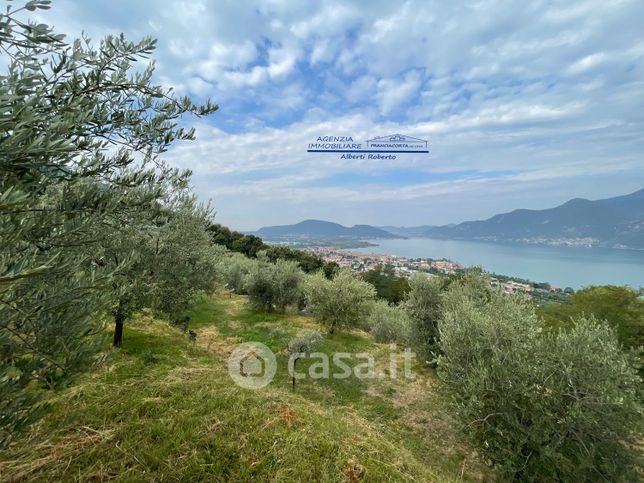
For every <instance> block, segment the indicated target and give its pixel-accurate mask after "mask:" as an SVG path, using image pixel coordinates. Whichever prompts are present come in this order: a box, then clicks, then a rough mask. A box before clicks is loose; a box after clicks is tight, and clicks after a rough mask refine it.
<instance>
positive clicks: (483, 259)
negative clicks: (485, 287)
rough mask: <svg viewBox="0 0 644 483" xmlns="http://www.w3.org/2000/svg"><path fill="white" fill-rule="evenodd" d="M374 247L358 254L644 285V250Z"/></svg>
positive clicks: (407, 243) (566, 280) (453, 243)
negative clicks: (434, 260) (447, 260)
mask: <svg viewBox="0 0 644 483" xmlns="http://www.w3.org/2000/svg"><path fill="white" fill-rule="evenodd" d="M369 241H370V242H372V243H377V244H378V246H375V247H367V248H357V249H355V250H353V251H355V252H359V253H381V254H384V255H398V256H403V257H406V258H434V259H437V258H448V259H450V260H454V261H456V262H460V263H462V264H463V265H466V266H474V265H478V266H480V267H482V268H483V269H484V270H486V271H488V272H495V273H499V274H503V275H509V276H514V277H520V278H527V279H529V280H532V281H535V282H550V283H551V284H552V285H555V286H557V287H561V288H564V287H573V288H574V289H578V288H581V287H584V286H586V285H605V284H614V285H630V286H631V287H634V288H639V287H640V286H644V250H616V249H610V248H576V247H553V246H542V245H517V244H501V243H486V242H475V241H462V240H435V239H430V238H409V239H406V240H400V239H393V240H369Z"/></svg>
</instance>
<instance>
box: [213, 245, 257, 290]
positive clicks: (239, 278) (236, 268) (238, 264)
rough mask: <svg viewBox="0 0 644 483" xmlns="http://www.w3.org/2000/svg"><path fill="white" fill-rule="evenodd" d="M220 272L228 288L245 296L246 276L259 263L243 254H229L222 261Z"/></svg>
mask: <svg viewBox="0 0 644 483" xmlns="http://www.w3.org/2000/svg"><path fill="white" fill-rule="evenodd" d="M219 263H220V271H221V272H222V273H223V281H224V285H225V286H226V288H228V289H229V290H232V291H233V292H235V293H239V294H245V293H246V290H245V288H244V283H245V282H246V276H247V275H248V273H249V272H250V271H251V269H252V268H253V266H254V265H255V264H256V263H257V262H256V261H255V260H251V259H250V258H248V257H246V256H245V255H242V254H241V253H233V252H228V253H227V254H226V256H225V257H221V259H220V262H219Z"/></svg>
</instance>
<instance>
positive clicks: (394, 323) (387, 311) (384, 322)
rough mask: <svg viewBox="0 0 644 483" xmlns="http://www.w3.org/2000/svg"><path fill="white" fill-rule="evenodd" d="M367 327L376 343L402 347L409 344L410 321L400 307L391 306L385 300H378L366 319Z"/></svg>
mask: <svg viewBox="0 0 644 483" xmlns="http://www.w3.org/2000/svg"><path fill="white" fill-rule="evenodd" d="M367 325H368V328H369V332H370V333H371V335H372V336H373V338H374V339H375V340H376V341H377V342H395V343H397V344H400V345H402V346H404V345H407V344H409V341H410V321H409V318H408V317H407V313H406V312H405V310H404V308H403V307H401V306H392V305H389V304H388V303H387V301H386V300H378V301H377V302H375V304H374V306H373V308H372V311H371V314H370V315H369V318H368V319H367Z"/></svg>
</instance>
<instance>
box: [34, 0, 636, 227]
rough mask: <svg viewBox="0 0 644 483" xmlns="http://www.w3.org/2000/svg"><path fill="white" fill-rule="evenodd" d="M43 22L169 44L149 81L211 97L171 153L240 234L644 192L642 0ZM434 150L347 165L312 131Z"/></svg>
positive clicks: (210, 10)
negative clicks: (205, 113) (187, 137)
mask: <svg viewBox="0 0 644 483" xmlns="http://www.w3.org/2000/svg"><path fill="white" fill-rule="evenodd" d="M37 15H38V19H39V20H41V21H43V22H45V23H47V24H50V25H54V26H55V27H56V30H58V31H60V32H63V33H66V34H68V35H69V36H70V37H72V38H74V37H78V36H79V35H80V33H81V31H84V32H85V33H86V34H87V35H89V36H90V37H91V38H92V39H95V40H96V41H98V40H99V39H100V38H101V37H103V36H105V35H108V34H117V33H120V32H124V33H125V35H126V36H127V37H128V38H130V39H132V40H138V39H140V38H141V37H143V36H152V37H155V38H157V39H158V47H157V51H156V52H155V54H154V58H155V59H156V66H157V68H156V72H155V81H156V82H158V83H160V84H162V85H164V86H166V87H172V88H173V89H174V90H175V91H176V93H177V94H179V95H189V96H191V97H192V98H194V99H195V100H197V101H204V100H205V99H207V98H210V99H212V100H213V101H214V102H216V103H217V104H218V105H219V107H220V108H219V111H218V112H216V113H215V114H213V115H212V116H210V117H208V118H201V119H198V118H193V119H187V122H188V123H190V124H192V125H194V126H195V127H196V128H197V140H196V141H194V142H189V143H188V142H185V143H181V144H179V145H177V146H175V147H173V148H172V149H171V150H170V151H169V152H168V153H166V156H165V159H166V160H167V162H168V163H169V164H171V165H173V166H177V167H181V168H190V169H191V170H192V171H193V172H194V175H193V185H194V189H195V192H196V193H197V195H198V197H199V198H200V199H201V200H203V201H207V200H212V204H213V206H214V208H215V210H216V212H217V215H216V219H217V221H218V222H220V223H223V224H225V225H228V226H230V227H232V228H234V229H238V230H252V229H257V228H259V227H261V226H266V225H275V224H290V223H296V222H298V221H301V220H303V219H311V218H313V219H323V220H329V221H334V222H338V223H342V224H345V225H353V224H365V223H366V224H372V225H377V226H382V225H396V226H413V225H427V224H429V225H436V224H447V223H456V222H461V221H465V220H473V219H482V218H487V217H490V216H492V215H494V214H496V213H501V212H507V211H511V210H513V209H516V208H532V209H542V208H549V207H552V206H556V205H558V204H561V203H563V202H565V201H567V200H568V199H570V198H578V197H581V198H589V199H600V198H607V197H611V196H617V195H621V194H626V193H630V192H632V191H636V190H638V189H641V188H643V187H644V28H642V25H644V2H642V1H641V0H615V1H613V0H589V1H583V0H580V1H556V0H550V1H542V0H535V1H531V0H522V1H496V0H479V1H471V2H468V1H463V2H453V1H451V0H441V1H432V0H424V1H406V2H391V1H386V2H385V1H362V2H360V1H342V2H337V1H302V0H297V1H296V0H293V1H276V0H269V1H262V2H256V1H242V0H235V1H219V0H217V1H215V0H210V1H206V0H203V1H200V0H194V1H169V0H168V1H162V0H155V1H153V0H138V1H136V2H132V1H124V0H111V1H98V0H84V1H82V0H76V1H73V0H54V2H53V8H52V9H51V10H49V11H43V12H38V13H37ZM396 133H400V134H403V135H409V136H414V137H417V138H421V139H425V140H427V141H428V145H429V150H430V154H429V155H427V154H404V155H402V154H401V155H398V156H397V158H396V159H395V160H347V159H341V157H340V156H339V155H334V154H330V153H322V154H318V153H307V152H306V149H307V146H308V143H311V142H315V140H316V139H317V138H318V137H319V136H325V135H331V136H351V137H352V138H353V139H354V140H356V141H358V142H360V141H364V140H367V139H370V138H372V137H375V136H383V135H389V134H396Z"/></svg>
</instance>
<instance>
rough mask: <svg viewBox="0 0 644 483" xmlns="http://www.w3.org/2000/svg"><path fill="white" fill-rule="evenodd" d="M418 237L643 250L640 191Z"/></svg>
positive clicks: (435, 230)
mask: <svg viewBox="0 0 644 483" xmlns="http://www.w3.org/2000/svg"><path fill="white" fill-rule="evenodd" d="M423 235H424V236H427V237H432V238H461V239H480V240H490V241H525V242H545V243H553V244H557V243H574V241H575V240H577V243H580V244H589V245H595V246H606V247H629V248H642V249H644V189H641V190H639V191H636V192H635V193H631V194H629V195H624V196H618V197H615V198H607V199H603V200H596V201H591V200H587V199H582V198H575V199H572V200H570V201H568V202H566V203H564V204H563V205H560V206H557V207H555V208H550V209H546V210H525V209H521V210H514V211H512V212H509V213H502V214H499V215H495V216H493V217H492V218H489V219H487V220H482V221H468V222H464V223H460V224H458V225H449V226H438V227H432V228H429V229H428V230H426V231H425V232H424V234H423ZM583 239H587V240H585V241H584V240H583Z"/></svg>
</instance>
